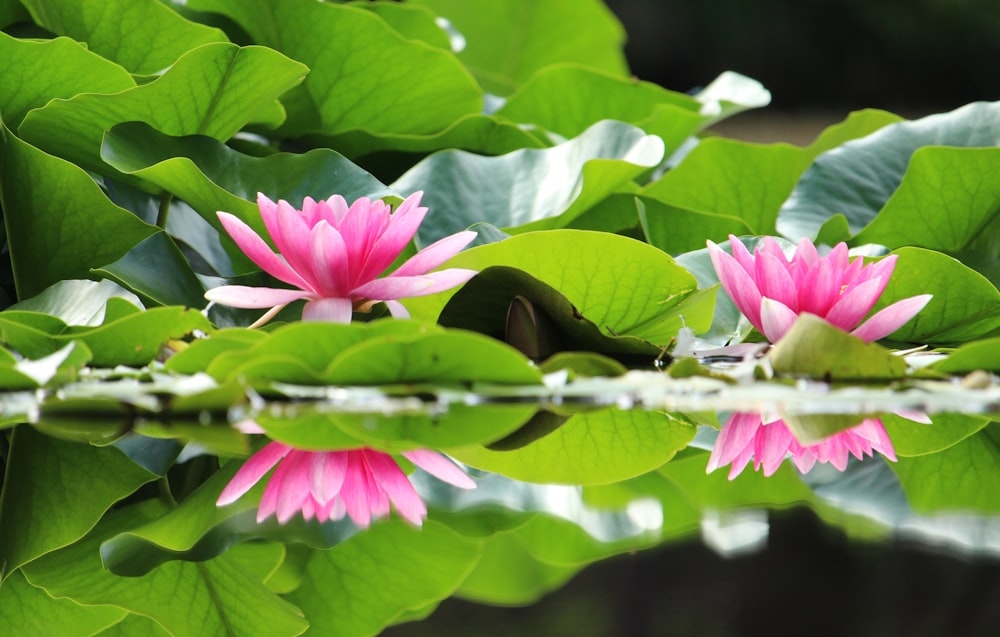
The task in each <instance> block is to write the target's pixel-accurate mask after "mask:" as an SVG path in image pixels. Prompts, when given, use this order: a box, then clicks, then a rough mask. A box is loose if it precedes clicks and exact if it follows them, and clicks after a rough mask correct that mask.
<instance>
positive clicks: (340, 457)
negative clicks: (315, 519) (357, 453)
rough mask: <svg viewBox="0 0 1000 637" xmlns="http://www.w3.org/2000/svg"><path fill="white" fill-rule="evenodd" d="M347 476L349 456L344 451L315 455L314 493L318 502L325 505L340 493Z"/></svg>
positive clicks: (312, 477) (311, 477) (313, 466)
mask: <svg viewBox="0 0 1000 637" xmlns="http://www.w3.org/2000/svg"><path fill="white" fill-rule="evenodd" d="M346 475H347V454H346V453H344V452H342V451H326V452H317V453H315V454H313V463H312V473H311V476H310V479H311V481H312V492H313V496H315V498H316V500H317V501H318V502H319V503H320V504H321V505H325V504H327V503H328V502H330V501H331V500H333V499H334V498H336V497H337V494H338V493H340V488H341V487H342V486H343V485H344V477H345V476H346Z"/></svg>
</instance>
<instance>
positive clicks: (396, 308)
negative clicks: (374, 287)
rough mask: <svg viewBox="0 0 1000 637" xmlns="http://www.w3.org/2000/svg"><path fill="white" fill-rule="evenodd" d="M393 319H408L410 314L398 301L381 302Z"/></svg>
mask: <svg viewBox="0 0 1000 637" xmlns="http://www.w3.org/2000/svg"><path fill="white" fill-rule="evenodd" d="M383 303H385V306H386V307H387V308H389V314H391V315H392V318H394V319H408V318H410V312H409V311H408V310H407V309H406V308H405V307H404V306H403V304H402V303H400V302H399V301H383Z"/></svg>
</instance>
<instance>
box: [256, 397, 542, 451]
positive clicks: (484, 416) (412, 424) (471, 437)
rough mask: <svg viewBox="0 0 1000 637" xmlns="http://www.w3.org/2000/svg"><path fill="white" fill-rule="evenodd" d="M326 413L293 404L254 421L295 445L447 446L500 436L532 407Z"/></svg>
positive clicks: (329, 447) (320, 447) (272, 435)
mask: <svg viewBox="0 0 1000 637" xmlns="http://www.w3.org/2000/svg"><path fill="white" fill-rule="evenodd" d="M423 411H425V412H426V411H427V409H426V408H425V409H424V410H423ZM328 412H330V410H328V409H322V408H319V409H315V410H313V409H309V407H307V406H301V407H299V406H296V407H293V408H291V409H289V410H288V413H287V415H284V414H281V413H280V412H278V411H277V410H272V412H271V413H262V414H260V415H259V416H257V417H256V418H255V422H256V423H257V424H258V425H260V427H261V428H262V429H263V430H264V431H265V432H266V433H267V435H268V437H270V438H271V439H273V440H277V441H279V442H283V443H285V444H287V445H290V446H293V447H295V448H297V449H314V450H335V449H356V448H358V447H361V446H368V447H375V448H378V449H384V450H390V451H396V450H406V449H412V448H414V447H426V448H431V449H448V448H451V447H457V446H460V445H469V444H485V443H489V442H492V441H494V440H497V439H499V438H502V437H504V436H506V435H507V434H509V433H510V432H511V431H513V430H515V429H517V428H518V427H520V426H521V425H522V424H523V423H524V422H525V421H526V420H528V418H530V417H531V415H532V414H533V413H534V412H535V406H534V405H485V406H475V407H470V406H468V405H462V404H453V405H449V406H448V408H447V410H445V411H444V412H443V413H441V414H428V413H419V411H417V413H403V414H394V413H385V414H378V413H336V412H333V413H328Z"/></svg>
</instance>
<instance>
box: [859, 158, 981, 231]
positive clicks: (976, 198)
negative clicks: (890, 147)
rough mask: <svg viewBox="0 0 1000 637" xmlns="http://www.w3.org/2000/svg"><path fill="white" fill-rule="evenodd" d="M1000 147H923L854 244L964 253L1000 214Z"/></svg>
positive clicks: (911, 159)
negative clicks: (997, 175)
mask: <svg viewBox="0 0 1000 637" xmlns="http://www.w3.org/2000/svg"><path fill="white" fill-rule="evenodd" d="M998 170H1000V149H998V148H950V147H931V148H920V149H917V151H916V152H914V153H913V156H912V157H911V158H910V164H909V166H908V167H907V169H906V174H904V175H903V181H902V183H900V184H899V188H898V189H896V191H895V192H894V193H893V194H892V196H891V197H890V198H889V200H888V201H887V202H886V204H885V206H884V207H883V208H882V210H881V211H880V212H879V213H878V216H876V217H875V218H874V219H873V220H872V222H871V223H869V224H868V225H867V226H866V227H865V229H864V230H862V231H861V232H859V233H858V235H857V236H856V237H855V238H854V240H853V242H854V243H856V244H865V243H877V244H881V245H884V246H886V247H888V248H898V247H901V246H908V245H909V246H920V247H923V248H931V249H933V250H953V251H957V250H961V249H963V248H965V247H966V246H968V245H969V243H971V242H972V241H973V240H975V239H976V238H977V237H979V235H980V234H981V233H982V232H983V229H984V228H985V227H986V226H987V224H989V222H990V221H991V220H992V219H993V218H995V217H996V215H997V213H998V212H1000V184H998V183H997V181H996V180H995V179H993V176H994V175H996V174H997V171H998Z"/></svg>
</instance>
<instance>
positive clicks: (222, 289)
mask: <svg viewBox="0 0 1000 637" xmlns="http://www.w3.org/2000/svg"><path fill="white" fill-rule="evenodd" d="M310 296H312V293H311V292H306V291H304V290H284V289H278V288H253V287H249V286H246V285H220V286H219V287H217V288H212V289H211V290H208V291H207V292H205V298H206V299H208V300H209V301H213V302H215V303H221V304H222V305H228V306H229V307H239V308H244V309H259V308H264V307H275V306H278V305H287V304H288V303H291V302H292V301H298V300H299V299H305V298H309V297H310Z"/></svg>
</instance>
